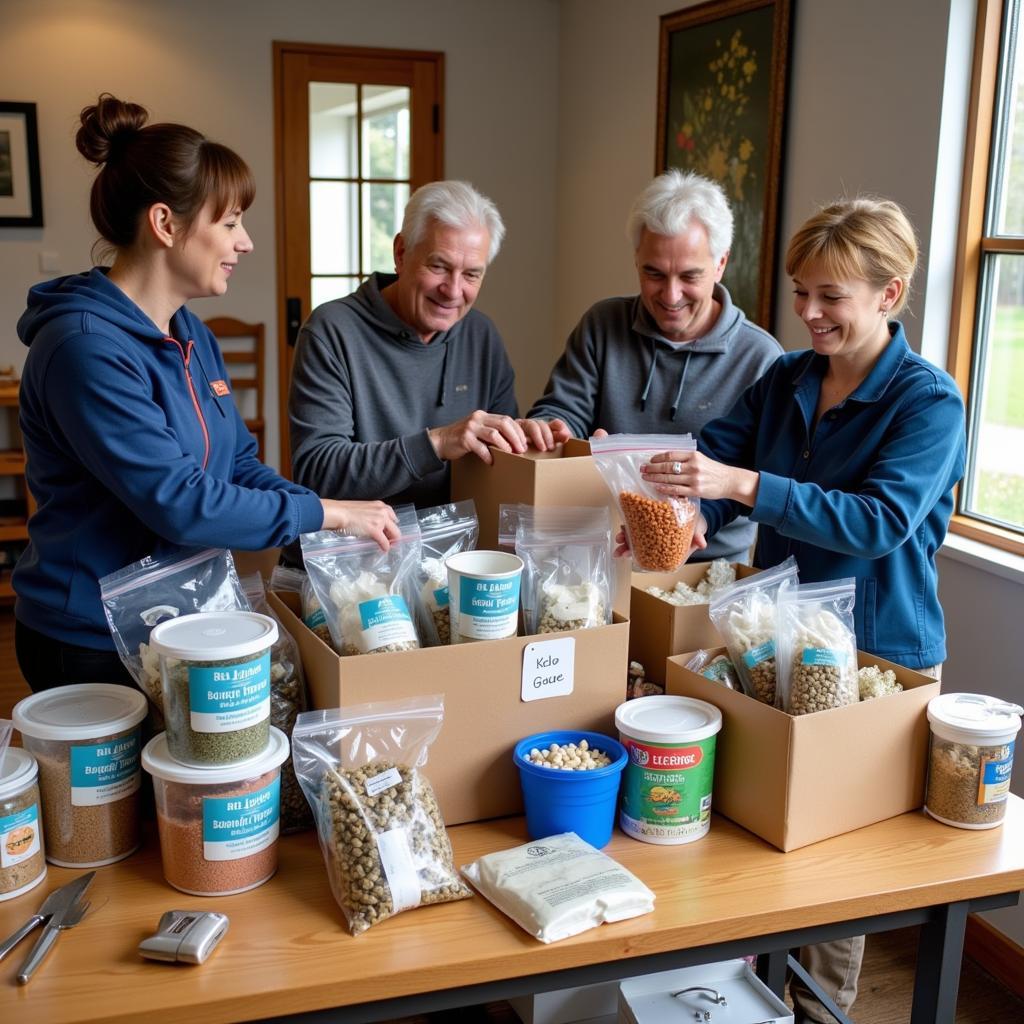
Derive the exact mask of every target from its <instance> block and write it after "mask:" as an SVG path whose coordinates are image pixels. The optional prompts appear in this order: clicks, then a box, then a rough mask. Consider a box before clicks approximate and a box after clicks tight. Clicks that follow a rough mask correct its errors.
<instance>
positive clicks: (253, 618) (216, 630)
mask: <svg viewBox="0 0 1024 1024" xmlns="http://www.w3.org/2000/svg"><path fill="white" fill-rule="evenodd" d="M276 642H277V623H276V622H275V621H274V620H273V619H272V618H271V617H270V616H269V615H261V614H260V613H259V612H242V611H236V612H195V613H194V614H192V615H180V616H179V617H178V618H176V619H167V620H166V621H165V622H161V623H160V624H159V625H157V626H154V627H153V632H152V633H150V634H149V645H150V647H152V648H153V649H154V650H156V651H158V652H159V653H160V654H164V655H167V657H170V658H181V659H182V660H183V661H228V660H229V659H232V658H244V657H246V656H248V655H250V654H261V653H262V652H263V651H265V650H267V649H268V648H269V647H272V646H273V645H274V644H275V643H276Z"/></svg>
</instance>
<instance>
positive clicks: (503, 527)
mask: <svg viewBox="0 0 1024 1024" xmlns="http://www.w3.org/2000/svg"><path fill="white" fill-rule="evenodd" d="M532 509H533V505H526V504H524V503H523V502H521V501H520V502H515V503H512V504H508V505H499V506H498V548H499V550H501V551H508V552H510V553H512V554H515V550H516V530H517V529H518V527H519V517H520V516H521V515H522V514H523V513H524V512H530V511H532Z"/></svg>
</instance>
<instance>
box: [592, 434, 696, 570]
mask: <svg viewBox="0 0 1024 1024" xmlns="http://www.w3.org/2000/svg"><path fill="white" fill-rule="evenodd" d="M696 448H697V442H696V441H695V440H694V439H693V437H691V436H690V435H689V434H609V435H608V436H607V437H592V438H591V439H590V452H591V454H592V455H593V457H594V465H595V466H597V469H598V472H599V473H600V474H601V476H602V477H603V478H604V482H605V483H606V484H607V485H608V487H609V488H610V490H611V492H612V494H614V495H615V500H616V502H617V504H618V506H619V512H620V513H621V515H622V521H623V524H624V526H625V528H626V538H627V539H628V541H629V547H630V550H631V551H632V553H633V568H634V569H638V570H640V571H641V572H674V571H675V570H676V569H678V568H679V567H680V566H681V565H682V564H683V563H684V562H685V561H686V559H687V557H688V556H689V554H690V541H691V539H692V538H693V529H694V527H695V526H696V525H697V517H698V515H699V514H700V499H699V498H669V497H666V496H665V495H664V494H662V493H661V492H660V491H658V490H656V489H655V487H654V486H653V485H651V484H649V483H648V482H647V481H646V480H645V479H644V477H643V474H642V473H641V472H640V467H641V466H642V465H644V463H646V462H649V461H650V459H651V457H652V456H653V455H657V454H658V453H659V452H665V451H687V450H696Z"/></svg>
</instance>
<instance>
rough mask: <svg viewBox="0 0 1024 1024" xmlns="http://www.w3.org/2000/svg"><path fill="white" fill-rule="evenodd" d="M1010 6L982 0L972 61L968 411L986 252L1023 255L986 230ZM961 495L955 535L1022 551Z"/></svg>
mask: <svg viewBox="0 0 1024 1024" xmlns="http://www.w3.org/2000/svg"><path fill="white" fill-rule="evenodd" d="M1006 8H1007V2H1006V0H978V16H977V23H976V28H975V36H974V58H973V60H974V65H973V71H972V75H971V95H970V107H969V110H968V119H967V134H966V140H965V146H964V173H963V192H962V195H961V200H960V227H959V233H958V237H957V259H956V271H955V277H954V281H953V301H952V307H951V311H950V335H949V358H948V365H947V368H948V370H949V372H950V374H951V375H952V376H953V377H954V379H955V380H956V382H957V385H958V386H959V388H960V391H961V393H962V394H963V396H964V400H965V402H966V404H967V408H968V410H970V408H971V398H972V394H971V392H972V385H973V384H974V380H973V377H974V362H975V351H976V347H977V344H980V341H978V342H977V344H976V337H977V333H978V325H979V323H980V320H981V317H982V315H983V310H982V309H981V307H980V305H979V303H980V302H981V301H982V299H983V298H984V296H983V288H982V280H981V270H982V259H983V256H984V255H986V254H989V253H995V254H1004V253H1006V254H1011V255H1013V254H1017V255H1020V254H1024V238H1006V237H1002V238H996V237H993V236H988V235H986V234H985V230H986V226H987V225H986V218H985V210H986V204H987V198H988V187H989V178H990V175H991V173H992V164H993V154H992V142H993V138H994V134H995V133H994V115H995V111H996V96H997V93H998V91H999V60H1000V56H1001V43H1002V30H1003V15H1004V12H1005V10H1006ZM962 495H963V484H960V485H958V487H957V493H956V511H955V512H954V514H953V517H952V519H951V520H950V525H949V529H950V532H951V533H955V534H959V535H961V536H964V537H969V538H971V539H972V540H977V541H981V542H982V543H985V544H989V545H991V546H992V547H996V548H999V549H1001V550H1003V551H1009V552H1012V553H1014V554H1018V555H1024V534H1022V533H1021V532H1018V531H1016V530H1011V529H1007V528H1005V527H1001V526H997V525H995V524H993V523H989V522H987V521H986V520H983V519H980V518H978V517H976V516H974V515H971V514H970V513H967V512H964V511H963V510H962V508H961V501H962Z"/></svg>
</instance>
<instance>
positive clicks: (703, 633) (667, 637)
mask: <svg viewBox="0 0 1024 1024" xmlns="http://www.w3.org/2000/svg"><path fill="white" fill-rule="evenodd" d="M709 565H710V563H709V562H692V563H689V564H687V565H684V566H683V567H682V568H681V569H677V570H676V571H675V572H634V573H633V575H632V588H631V591H630V598H629V622H630V627H629V658H630V661H639V662H640V664H641V665H643V667H644V676H645V678H646V679H647V680H648V681H649V682H652V683H657V684H658V685H659V686H664V685H665V659H666V658H669V657H671V656H672V655H674V654H682V653H683V652H684V651H697V650H700V649H701V648H702V647H703V648H707V647H718V646H720V645H721V643H722V637H721V635H720V634H719V632H718V630H717V629H715V627H714V625H713V624H712V622H711V619H710V618H708V606H707V605H706V604H695V605H676V604H670V603H669V602H668V601H665V600H663V599H662V598H660V597H655V596H654V595H653V594H648V593H647V588H648V587H658V588H660V589H661V590H671V589H672V588H673V587H674V586H675V585H676V584H677V583H678V582H680V580H681V581H682V582H684V583H686V584H688V585H689V586H691V587H696V586H697V584H698V583H700V581H701V580H702V579H704V574H705V573H706V572H707V571H708V566H709ZM733 568H734V569H735V570H736V579H738V580H741V579H743V578H744V577H746V576H754V575H756V574H757V573H758V572H759V571H760V570H758V569H752V568H751V567H750V566H749V565H741V564H740V563H738V562H734V563H733Z"/></svg>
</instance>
